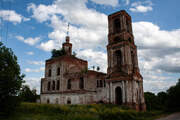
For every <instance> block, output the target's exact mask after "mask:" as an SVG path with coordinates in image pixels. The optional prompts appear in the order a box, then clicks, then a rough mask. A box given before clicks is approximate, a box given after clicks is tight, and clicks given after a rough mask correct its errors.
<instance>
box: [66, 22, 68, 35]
mask: <svg viewBox="0 0 180 120" xmlns="http://www.w3.org/2000/svg"><path fill="white" fill-rule="evenodd" d="M66 34H67V36H69V22H68V26H67V33H66Z"/></svg>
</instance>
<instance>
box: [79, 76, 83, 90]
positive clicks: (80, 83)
mask: <svg viewBox="0 0 180 120" xmlns="http://www.w3.org/2000/svg"><path fill="white" fill-rule="evenodd" d="M79 88H80V89H84V79H83V77H81V78H80V81H79Z"/></svg>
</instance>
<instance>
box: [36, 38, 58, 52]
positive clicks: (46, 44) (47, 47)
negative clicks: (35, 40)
mask: <svg viewBox="0 0 180 120" xmlns="http://www.w3.org/2000/svg"><path fill="white" fill-rule="evenodd" d="M56 45H57V44H56V43H55V41H53V40H49V41H47V42H42V43H41V44H40V45H39V46H38V47H39V48H40V49H42V50H44V51H51V50H52V49H54V48H57V47H56Z"/></svg>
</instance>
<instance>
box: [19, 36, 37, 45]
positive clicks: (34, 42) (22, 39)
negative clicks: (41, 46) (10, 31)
mask: <svg viewBox="0 0 180 120" xmlns="http://www.w3.org/2000/svg"><path fill="white" fill-rule="evenodd" d="M16 38H17V39H18V40H20V41H23V42H24V43H26V44H29V45H35V44H36V43H38V42H39V41H40V37H35V38H32V37H29V38H26V39H24V37H22V36H16Z"/></svg>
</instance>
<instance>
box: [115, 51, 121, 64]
mask: <svg viewBox="0 0 180 120" xmlns="http://www.w3.org/2000/svg"><path fill="white" fill-rule="evenodd" d="M115 59H116V65H117V66H118V67H120V66H121V64H122V54H121V51H120V50H117V51H116V52H115Z"/></svg>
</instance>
